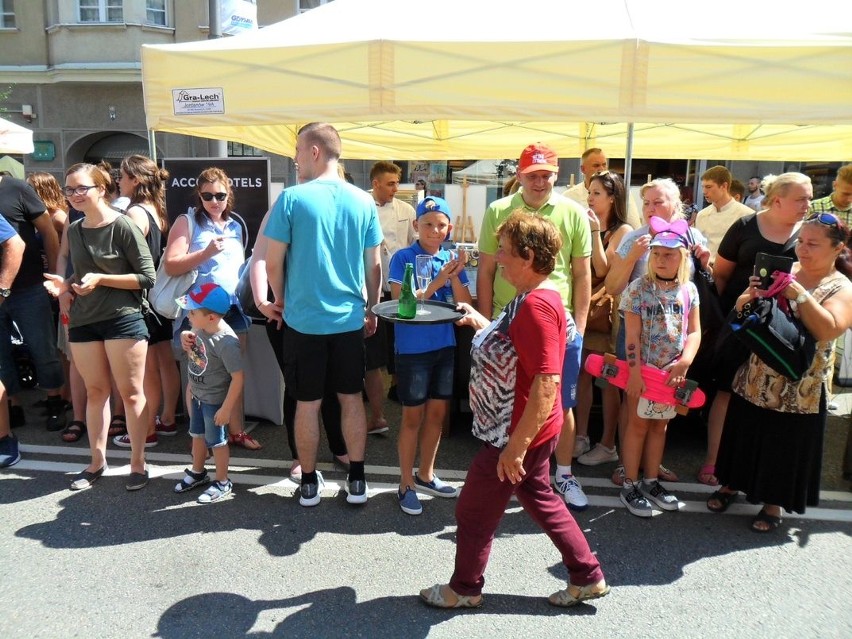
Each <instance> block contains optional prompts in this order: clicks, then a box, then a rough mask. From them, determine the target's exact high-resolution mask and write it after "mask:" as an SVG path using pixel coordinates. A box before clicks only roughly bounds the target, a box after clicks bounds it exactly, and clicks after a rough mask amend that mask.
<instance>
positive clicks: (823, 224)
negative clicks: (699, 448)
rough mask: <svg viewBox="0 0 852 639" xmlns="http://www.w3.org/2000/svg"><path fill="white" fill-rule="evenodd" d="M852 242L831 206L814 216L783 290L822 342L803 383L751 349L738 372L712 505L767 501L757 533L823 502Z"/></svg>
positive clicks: (849, 319)
mask: <svg viewBox="0 0 852 639" xmlns="http://www.w3.org/2000/svg"><path fill="white" fill-rule="evenodd" d="M781 177H783V176H781ZM769 193H771V191H769V192H768V193H767V199H769ZM775 197H777V196H775ZM764 204H766V200H764ZM769 206H772V203H771V202H770V203H769ZM848 241H849V229H848V228H847V227H846V225H845V224H844V223H843V222H842V221H840V220H839V219H838V218H837V217H835V216H834V215H832V214H830V213H818V214H816V215H814V216H813V217H810V218H808V219H807V220H806V221H805V222H804V223H803V224H802V225H801V228H800V230H799V237H798V240H797V242H796V256H797V257H798V263H797V264H795V265H794V267H793V275H794V278H795V279H793V281H792V282H790V283H789V284H788V285H787V286H786V288H784V290H783V291H782V293H781V294H782V295H783V296H784V297H785V298H786V299H787V300H789V301H790V306H791V307H792V309H793V312H794V313H795V314H796V315H797V316H798V317H799V319H800V320H801V321H802V323H803V324H804V328H805V329H806V330H807V331H808V332H809V333H810V334H811V335H812V336H813V338H814V339H815V340H816V342H817V348H816V354H815V356H814V359H813V362H812V363H811V366H810V368H809V369H808V371H807V372H806V373H805V374H804V375H803V376H802V378H801V379H800V380H799V381H798V382H796V381H793V380H791V379H789V378H787V377H784V376H782V375H780V374H779V373H777V372H775V371H774V370H773V369H771V368H769V367H768V366H767V365H766V364H764V363H763V361H762V360H761V359H760V358H758V357H757V355H754V354H752V355H750V356H749V359H748V361H747V362H746V363H745V364H743V365H742V366H740V368H739V370H737V373H736V375H735V377H734V381H733V384H732V390H733V393H732V394H731V400H730V406H729V408H728V411H727V417H726V419H725V427H724V430H723V432H722V441H721V444H720V447H719V459H718V461H717V464H716V472H717V474H718V477H719V482H720V484H721V485H722V487H721V488H720V489H719V490H717V491H716V492H715V493H713V495H711V497H710V499H708V500H707V508H708V509H710V510H711V511H713V512H724V511H725V510H727V508H728V507H729V506H730V504H731V503H732V502H733V501H734V500H735V499H736V497H737V494H738V491H743V492H744V493H745V495H746V499H747V500H748V501H749V503H752V504H763V506H762V508H761V510H760V511H759V512H758V514H757V516H756V517H755V518H754V519H753V520H752V522H751V530H753V531H754V532H757V533H767V532H771V531H773V530H775V529H777V528H778V527H779V525H780V524H781V509H782V508H783V509H784V510H786V511H788V512H791V511H792V512H797V513H804V512H805V507H806V506H816V505H818V504H819V485H820V475H821V471H822V448H823V435H824V432H825V422H826V414H827V409H826V401H827V399H826V381H827V379H828V376H829V375H831V374H832V372H833V369H832V366H831V354H832V351H833V349H834V340H835V339H836V338H837V337H839V336H840V335H842V334H843V332H844V331H845V330H846V329H847V328H849V327H850V325H852V283H850V282H849V279H848V278H849V276H850V275H852V254H850V251H849V249H848V248H847V246H846V244H847V242H848ZM759 284H760V278H759V277H752V278H751V279H750V281H749V286H748V288H746V290H745V292H743V293H742V294H741V295H740V296H739V297H738V298H737V301H736V308H737V309H738V310H741V309H742V308H743V307H744V306H745V305H746V304H748V303H750V302H751V301H752V300H754V299H755V298H756V297H760V295H761V293H762V291H761V289H759V288H758V286H759Z"/></svg>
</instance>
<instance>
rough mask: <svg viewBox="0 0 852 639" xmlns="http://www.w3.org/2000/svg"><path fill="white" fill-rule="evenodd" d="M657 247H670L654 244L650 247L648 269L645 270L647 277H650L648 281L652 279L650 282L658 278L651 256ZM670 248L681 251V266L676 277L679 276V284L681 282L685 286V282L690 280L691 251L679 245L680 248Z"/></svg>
mask: <svg viewBox="0 0 852 639" xmlns="http://www.w3.org/2000/svg"><path fill="white" fill-rule="evenodd" d="M656 248H662V249H665V248H668V247H665V246H652V247H651V248H650V249H649V254H648V264H647V269H646V270H645V277H646V278H647V279H648V281H650V282H653V281H654V280H656V279H657V274H656V273H654V266H653V262H652V256H651V254H650V253H651V252H653V251H654V249H656ZM668 250H670V251H679V252H680V266H678V267H677V275H676V278H677V282H678V284H680V285H681V286H683V285H684V284H686V283H687V282H688V281H689V251H688V250H687V249H685V248H683V247H679V248H676V249H668Z"/></svg>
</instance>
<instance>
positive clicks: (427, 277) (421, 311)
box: [414, 255, 432, 315]
mask: <svg viewBox="0 0 852 639" xmlns="http://www.w3.org/2000/svg"><path fill="white" fill-rule="evenodd" d="M414 274H415V276H416V277H417V289H418V290H420V291H424V293H425V291H426V287H428V286H429V284H430V283H431V282H432V256H431V255H418V256H417V257H416V258H415V264H414ZM424 297H425V295H424V294H421V295H420V297H419V301H418V304H417V307H418V308H417V314H418V315H429V311H427V310H426V309H425V308H423V298H424Z"/></svg>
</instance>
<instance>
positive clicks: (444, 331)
mask: <svg viewBox="0 0 852 639" xmlns="http://www.w3.org/2000/svg"><path fill="white" fill-rule="evenodd" d="M413 224H414V229H415V230H416V231H417V232H418V233H419V237H420V239H419V240H418V241H416V242H414V244H412V245H411V246H409V247H407V248H404V249H400V250H399V251H397V252H396V253H394V255H393V257H392V258H391V262H390V267H389V274H388V283H389V284H390V289H391V296H392V297H393V299H399V296H400V293H401V291H402V278H403V275H404V274H405V265H406V264H416V260H417V256H418V255H431V256H432V281H431V282H430V283H429V285H428V286H427V287H426V289H425V290H418V291H417V292H416V296H417V297H418V298H422V299H424V300H438V301H441V302H450V303H459V302H467V303H468V304H471V303H472V299H471V295H470V291H469V290H468V279H467V274H466V273H465V270H464V253H462V254H461V255H460V256H455V255H453V254H452V253H450V251H447V250H446V249H442V248H441V243H442V242H443V241H444V240H445V239H447V237H448V236H449V235H450V232H451V231H452V230H453V225H452V213H451V212H450V207H449V205H448V204H447V202H446V201H445V200H443V199H442V198H439V197H432V196H429V197H426V198H425V199H424V200H422V201H421V202H420V204H418V206H417V211H416V218H415V220H414V222H413ZM395 333H396V334H395V352H396V375H397V394H398V395H399V401H400V403H401V404H402V424H401V426H400V429H399V443H398V450H399V470H400V482H399V492H398V494H397V497H398V498H399V506H400V508H401V509H402V511H403V512H404V513H406V514H408V515H419V514H420V513H422V512H423V507H422V506H421V505H420V500H419V499H418V498H417V492H418V491H419V492H421V493H425V494H427V495H433V496H435V497H447V498H453V497H456V496H457V495H458V489H457V488H454V487H453V486H450V485H448V484H445V483H444V482H442V481H441V480H440V479H438V477H437V476H436V475H435V473H434V466H435V456H436V455H437V453H438V443H439V442H440V440H441V427H442V426H443V423H444V419H445V418H446V415H447V410H448V409H449V404H450V401H449V400H450V399H451V398H452V395H453V364H454V359H455V346H456V339H455V332H454V328H453V325H452V324H403V323H400V324H397V325H396V327H395ZM418 440H419V442H420V464H419V466H418V469H417V474H415V473H414V458H415V456H416V454H417V443H418Z"/></svg>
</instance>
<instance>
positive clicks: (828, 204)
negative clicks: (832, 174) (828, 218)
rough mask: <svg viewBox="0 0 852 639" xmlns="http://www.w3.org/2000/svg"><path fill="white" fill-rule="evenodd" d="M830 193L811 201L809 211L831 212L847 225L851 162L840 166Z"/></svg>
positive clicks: (851, 189) (851, 198)
mask: <svg viewBox="0 0 852 639" xmlns="http://www.w3.org/2000/svg"><path fill="white" fill-rule="evenodd" d="M831 188H832V189H834V190H833V191H832V192H831V194H830V195H826V196H825V197H823V198H820V199H818V200H814V201H813V202H811V213H831V214H833V215H836V216H837V217H839V218H840V219H841V220H843V221H844V222H845V223H846V225H847V226H849V223H850V222H852V219H850V218H852V164H847V165H846V166H841V167H840V169H839V170H838V171H837V178H836V179H835V180H834V182H833V183H832V185H831Z"/></svg>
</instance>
